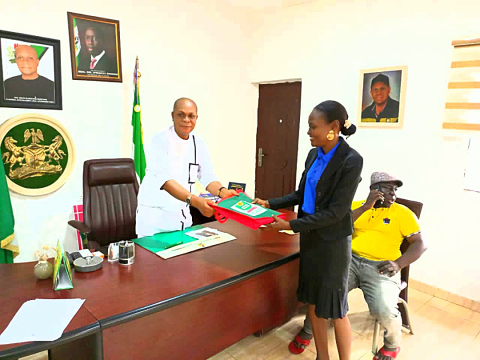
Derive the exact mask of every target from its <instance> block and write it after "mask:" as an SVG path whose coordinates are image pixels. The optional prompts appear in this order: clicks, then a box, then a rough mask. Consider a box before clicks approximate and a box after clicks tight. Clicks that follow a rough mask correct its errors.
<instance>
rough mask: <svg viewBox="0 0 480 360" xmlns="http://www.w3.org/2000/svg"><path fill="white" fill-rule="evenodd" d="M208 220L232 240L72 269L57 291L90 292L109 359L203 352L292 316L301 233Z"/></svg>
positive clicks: (68, 295) (140, 252)
mask: <svg viewBox="0 0 480 360" xmlns="http://www.w3.org/2000/svg"><path fill="white" fill-rule="evenodd" d="M295 216H296V214H295V213H293V212H287V217H288V219H292V218H295ZM205 226H210V227H213V228H216V229H219V230H221V231H224V232H228V233H230V234H232V235H234V236H235V237H236V238H237V239H236V240H234V241H231V242H227V243H223V244H220V245H217V246H214V247H210V248H206V249H202V250H199V251H196V252H192V253H188V254H185V255H181V256H178V257H175V258H171V259H168V260H164V259H162V258H160V257H159V256H157V255H156V254H153V253H151V252H150V251H148V250H145V249H143V248H141V247H139V246H136V258H135V263H134V264H133V265H130V266H121V265H119V264H118V263H113V264H111V263H108V262H107V261H106V262H105V263H104V266H103V268H102V269H101V270H99V271H96V272H93V273H76V274H75V276H74V288H73V289H71V290H66V291H62V292H61V293H62V295H61V296H62V298H84V299H87V300H86V302H85V304H84V307H86V308H87V309H88V311H89V312H90V313H91V314H92V315H93V316H94V317H95V318H96V319H97V320H98V322H99V323H100V326H101V329H102V335H103V344H104V346H103V349H104V357H105V358H106V359H123V358H125V359H129V358H132V359H205V358H208V357H209V356H212V355H214V354H216V353H218V352H220V351H221V350H223V349H224V348H226V347H228V346H230V345H232V344H234V343H235V342H237V341H239V340H241V339H242V338H244V337H246V336H248V335H250V334H252V333H254V332H257V331H261V330H262V329H265V330H270V329H271V328H273V327H275V326H278V325H280V324H282V323H284V322H286V321H287V320H288V319H289V318H290V317H291V316H292V315H293V313H294V312H295V310H296V307H297V300H296V288H297V282H298V267H299V265H298V258H299V253H298V251H299V240H298V235H294V236H292V235H286V234H282V233H277V232H269V231H263V230H257V231H253V230H251V229H248V228H246V227H244V226H242V225H239V224H237V223H235V222H233V221H231V220H230V221H227V223H225V224H219V223H218V222H212V223H207V224H205ZM32 271H33V270H32ZM36 296H37V297H41V296H38V295H36ZM12 316H13V315H12ZM10 318H11V317H10Z"/></svg>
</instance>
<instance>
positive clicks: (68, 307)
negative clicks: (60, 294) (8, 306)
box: [0, 299, 85, 345]
mask: <svg viewBox="0 0 480 360" xmlns="http://www.w3.org/2000/svg"><path fill="white" fill-rule="evenodd" d="M84 301H85V300H84V299H36V300H29V301H26V302H25V303H23V305H22V306H21V307H20V309H19V310H18V311H17V313H16V314H15V316H14V317H13V319H12V321H10V324H8V326H7V328H6V329H5V330H4V331H3V332H2V334H1V335H0V345H5V344H14V343H20V342H27V341H53V340H57V339H58V338H60V337H61V336H62V334H63V331H64V330H65V328H66V327H67V325H68V324H69V323H70V321H71V320H72V319H73V317H74V316H75V314H76V313H77V311H78V310H79V309H80V307H81V306H82V304H83V303H84Z"/></svg>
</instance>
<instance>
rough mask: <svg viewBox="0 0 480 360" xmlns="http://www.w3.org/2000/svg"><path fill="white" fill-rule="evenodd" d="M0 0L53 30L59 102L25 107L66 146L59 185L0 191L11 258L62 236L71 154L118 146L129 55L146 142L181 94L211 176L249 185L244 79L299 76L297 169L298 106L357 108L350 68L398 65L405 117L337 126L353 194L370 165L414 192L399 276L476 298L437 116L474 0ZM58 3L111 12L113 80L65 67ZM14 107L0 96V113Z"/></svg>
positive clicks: (249, 116)
mask: <svg viewBox="0 0 480 360" xmlns="http://www.w3.org/2000/svg"><path fill="white" fill-rule="evenodd" d="M0 5H1V8H2V14H1V15H0V16H1V18H0V20H1V21H0V24H1V25H0V27H1V28H2V29H3V30H9V31H16V32H24V33H28V34H38V35H40V36H45V37H52V38H57V39H60V40H61V42H62V43H61V50H62V71H63V74H62V80H63V99H64V110H63V111H41V110H36V111H35V112H38V113H43V114H48V115H50V116H53V117H55V118H56V119H58V120H59V121H61V122H62V123H63V124H65V126H66V127H67V129H68V130H69V131H70V133H71V134H72V136H73V139H74V141H75V145H76V148H77V163H76V167H75V170H74V172H73V173H72V176H71V178H70V179H69V180H68V181H67V183H66V184H65V185H64V186H63V187H62V188H61V189H60V190H59V191H57V192H56V193H54V194H51V195H48V196H45V197H43V198H25V197H20V196H18V195H15V194H12V202H13V207H14V211H15V216H16V222H17V224H16V236H17V241H18V242H19V245H20V248H21V255H20V256H19V257H18V258H17V261H30V260H33V256H32V253H33V252H34V251H35V250H36V249H38V248H39V247H40V245H41V244H45V243H48V244H54V243H55V241H56V239H57V238H61V239H63V238H66V240H65V244H66V247H67V249H68V248H69V247H70V248H72V247H73V246H74V241H73V232H71V231H70V230H69V229H68V228H67V225H66V222H67V220H68V218H69V215H70V214H71V209H72V205H73V204H74V203H77V201H78V198H79V196H80V195H81V193H82V190H81V175H82V164H83V161H84V160H86V159H90V158H96V157H119V156H129V155H130V146H131V126H130V118H131V104H132V92H133V86H132V80H131V73H132V70H133V65H134V59H135V56H136V55H138V56H139V57H140V64H141V72H142V78H141V92H142V94H141V102H142V109H143V110H142V116H143V125H144V137H145V143H146V144H148V143H149V142H150V139H151V137H152V135H153V134H154V133H155V132H156V131H158V130H161V129H163V128H165V127H166V126H168V125H169V124H170V115H169V114H170V111H171V106H172V103H173V101H174V100H175V99H176V98H178V97H180V96H187V97H192V98H193V99H195V100H196V101H197V103H198V105H199V115H200V117H199V120H198V123H197V133H198V134H200V135H201V136H203V137H204V139H205V140H206V141H207V143H208V144H209V148H210V152H211V155H212V158H213V162H214V165H215V166H216V171H217V173H218V175H219V176H220V179H221V181H223V182H224V183H226V182H228V181H240V182H246V183H247V184H248V187H249V189H250V190H249V191H248V192H251V193H252V194H253V190H254V189H253V187H254V186H253V185H254V176H255V168H254V161H255V132H256V106H257V96H258V89H257V88H256V87H254V86H252V85H251V83H252V82H263V81H274V80H281V79H295V78H301V79H302V82H303V85H302V113H301V117H302V121H301V126H300V142H299V162H298V163H299V168H298V175H297V178H299V177H300V174H301V171H302V170H303V169H302V167H301V166H300V165H301V164H302V163H303V159H304V158H305V156H306V154H307V151H308V149H309V142H308V139H307V137H306V135H305V133H306V131H307V126H306V119H307V116H308V113H309V112H310V109H311V108H313V107H314V106H315V105H316V104H317V103H319V102H320V101H322V100H325V99H336V100H338V101H340V102H342V103H343V104H344V105H345V106H346V108H347V109H348V111H349V113H350V117H351V119H352V120H353V122H356V109H357V101H358V78H359V70H360V69H365V68H375V67H383V66H393V65H408V82H407V98H406V108H405V118H406V120H405V126H404V128H403V129H402V130H375V129H359V131H358V133H357V134H356V135H355V136H353V137H352V138H351V139H350V140H349V142H350V143H351V144H352V146H354V147H355V148H356V149H357V150H359V151H360V153H361V154H362V155H363V156H364V159H365V166H364V173H363V177H364V181H363V182H362V184H361V185H360V188H359V191H358V195H357V198H362V197H365V196H366V194H367V191H368V178H369V175H370V173H371V172H372V171H375V170H391V171H394V172H395V173H396V174H398V176H400V177H401V178H402V179H403V180H404V182H405V186H404V187H403V188H402V189H401V191H400V192H399V195H400V196H402V197H406V198H410V199H415V200H419V201H422V202H423V203H424V204H425V207H424V211H423V214H422V227H423V232H424V236H425V238H426V239H427V240H428V241H429V244H430V248H429V250H428V251H427V252H426V253H425V255H424V256H423V257H422V259H421V260H419V261H418V262H417V263H416V264H415V265H414V266H413V269H412V277H414V278H415V279H417V280H420V281H423V282H425V283H428V284H430V285H433V286H437V287H440V288H443V289H446V290H448V291H450V292H453V293H457V294H460V295H463V296H466V297H469V298H472V299H474V300H477V301H478V300H480V286H479V284H478V282H475V280H474V279H475V278H476V277H478V273H479V270H480V268H479V265H478V263H479V262H478V260H477V258H478V254H480V245H479V242H478V238H479V236H478V234H477V231H476V226H475V224H476V221H478V220H477V216H476V214H477V212H478V209H477V207H478V203H479V200H480V196H479V194H475V193H469V192H464V191H463V190H462V184H463V170H464V162H465V158H466V156H465V155H466V151H465V150H466V138H464V137H463V138H462V137H458V136H454V135H451V134H448V133H446V132H444V131H442V130H441V123H442V119H443V106H444V105H443V104H444V102H445V101H444V100H445V94H446V85H447V81H448V76H449V73H448V70H449V66H450V61H451V50H452V48H451V45H450V43H451V40H452V39H456V38H459V37H462V36H472V37H479V36H480V22H479V21H478V14H479V10H480V3H479V2H478V1H476V0H465V1H463V2H461V3H459V2H455V1H453V0H442V1H433V0H431V1H423V2H419V1H413V0H405V1H403V2H402V3H401V4H400V3H398V2H393V1H391V0H383V1H366V0H356V1H334V0H325V1H321V2H313V3H307V4H304V5H298V6H293V7H289V8H286V9H283V10H278V11H274V12H269V13H265V14H261V13H258V12H255V13H246V12H244V11H245V10H241V9H238V8H231V7H229V6H227V5H224V2H222V1H210V2H206V1H203V2H202V1H194V2H193V1H188V2H187V1H186V0H182V1H173V0H164V1H155V2H154V1H148V0H141V1H137V2H135V3H133V2H129V3H123V4H122V3H119V2H114V1H113V0H106V1H104V2H98V1H91V0H87V1H84V2H78V1H76V2H73V1H68V2H63V1H46V0H39V1H37V2H21V1H17V2H11V1H6V0H0ZM67 11H72V12H77V13H84V14H90V15H96V16H100V17H107V18H112V19H117V20H120V28H121V45H122V61H123V75H124V83H123V84H116V83H102V82H87V81H72V80H71V72H70V55H69V44H68V35H67V34H68V31H67V16H66V12H67ZM19 19H21V21H19ZM25 112H28V110H22V109H4V108H1V109H0V119H1V120H2V121H3V120H4V119H7V118H10V117H13V116H15V115H18V114H21V113H25ZM233 140H234V141H233ZM239 147H241V148H242V151H243V153H242V154H241V155H238V154H239V150H238V149H239Z"/></svg>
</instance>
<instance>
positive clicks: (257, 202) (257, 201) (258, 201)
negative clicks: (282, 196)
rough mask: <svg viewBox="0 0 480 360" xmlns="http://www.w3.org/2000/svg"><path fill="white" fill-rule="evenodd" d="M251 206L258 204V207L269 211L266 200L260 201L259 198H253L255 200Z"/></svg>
mask: <svg viewBox="0 0 480 360" xmlns="http://www.w3.org/2000/svg"><path fill="white" fill-rule="evenodd" d="M252 204H258V205H260V206H263V207H265V208H267V209H270V204H269V203H268V200H262V199H259V198H255V199H253V201H252Z"/></svg>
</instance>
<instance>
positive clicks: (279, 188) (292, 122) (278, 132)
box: [255, 82, 302, 199]
mask: <svg viewBox="0 0 480 360" xmlns="http://www.w3.org/2000/svg"><path fill="white" fill-rule="evenodd" d="M259 92H260V94H259V99H258V125H257V152H256V163H255V165H256V166H255V197H259V198H261V199H271V198H275V197H278V196H282V195H286V194H289V193H291V192H292V191H294V190H295V187H296V172H297V152H298V129H299V122H300V99H301V95H302V83H301V82H291V83H280V84H261V85H260V90H259Z"/></svg>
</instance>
